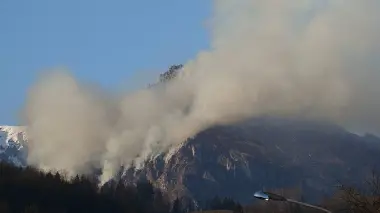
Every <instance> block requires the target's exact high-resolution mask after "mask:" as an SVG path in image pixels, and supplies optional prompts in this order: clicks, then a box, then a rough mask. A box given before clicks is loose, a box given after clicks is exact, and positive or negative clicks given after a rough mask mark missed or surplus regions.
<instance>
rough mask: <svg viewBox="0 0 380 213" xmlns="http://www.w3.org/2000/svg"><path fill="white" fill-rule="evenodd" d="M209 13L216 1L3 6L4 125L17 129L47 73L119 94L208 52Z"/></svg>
mask: <svg viewBox="0 0 380 213" xmlns="http://www.w3.org/2000/svg"><path fill="white" fill-rule="evenodd" d="M210 11H211V1H209V0H191V1H178V0H162V1H156V0H149V1H147V0H139V1H136V0H133V1H132V0H112V1H103V0H102V1H100V0H80V1H78V0H61V1H51V0H33V1H30V0H19V1H15V0H0V85H1V86H2V98H3V99H2V101H1V105H0V124H12V125H15V124H17V123H18V118H17V115H18V113H19V110H20V108H21V107H22V104H23V102H24V101H25V98H26V94H27V91H28V88H29V87H30V86H31V85H32V84H33V83H34V82H35V80H36V78H37V77H38V74H39V73H40V72H41V71H46V70H49V69H53V68H56V67H65V68H68V69H69V70H70V72H71V73H72V74H73V75H75V76H76V77H77V78H78V79H79V80H81V81H90V82H95V83H98V84H100V85H101V86H103V87H106V88H108V89H114V88H115V87H120V86H122V87H128V85H123V84H127V83H126V82H128V81H129V80H130V79H136V78H135V76H136V75H137V76H139V75H141V74H140V73H144V72H147V71H148V72H153V73H156V72H157V73H158V72H160V71H162V70H165V68H166V67H168V66H169V65H171V64H173V63H184V62H186V61H187V60H189V59H192V58H193V57H194V56H196V54H197V52H198V51H200V50H202V49H207V47H208V44H209V38H208V33H207V31H206V28H205V22H206V21H207V18H208V17H209V15H210Z"/></svg>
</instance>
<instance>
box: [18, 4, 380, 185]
mask: <svg viewBox="0 0 380 213" xmlns="http://www.w3.org/2000/svg"><path fill="white" fill-rule="evenodd" d="M379 9H380V2H379V1H378V0H360V1H358V0H324V1H323V0H302V1H300V0H286V1H285V0H234V1H231V0H217V1H214V10H213V15H212V18H211V20H210V23H211V31H212V37H213V38H212V44H211V48H210V50H208V51H204V52H200V53H199V55H198V56H197V57H196V58H195V59H194V60H192V61H189V62H188V63H187V64H185V66H184V69H183V71H182V72H181V75H180V76H179V77H178V78H176V79H175V80H173V81H172V82H169V83H167V84H165V85H163V86H162V85H161V86H157V87H153V88H149V89H141V90H137V91H133V92H129V93H125V95H122V96H120V95H117V96H116V95H113V94H107V92H104V91H101V90H100V89H96V88H94V87H93V86H90V85H85V84H82V83H80V82H78V81H76V80H75V79H73V78H72V77H71V76H70V75H69V73H68V72H52V73H51V74H49V75H45V76H44V77H42V78H41V80H40V81H39V82H37V84H36V85H35V86H34V87H33V88H32V89H31V91H30V94H29V98H28V101H27V105H26V110H25V115H26V120H27V124H28V126H29V135H30V138H31V142H30V155H29V159H28V160H29V162H30V163H31V164H34V165H37V166H39V167H41V168H47V169H52V168H54V169H63V170H67V171H69V172H71V173H86V172H89V170H90V169H91V168H93V167H95V168H102V169H103V175H102V177H101V182H102V183H104V182H106V181H107V180H109V179H111V178H112V177H113V176H114V175H115V172H116V171H117V169H118V168H119V166H120V165H129V164H130V163H131V162H132V161H136V163H137V165H139V164H140V163H141V162H143V161H144V160H145V159H146V158H148V157H149V156H150V155H151V154H154V153H159V152H162V151H165V150H166V149H167V148H168V147H170V146H172V145H176V144H178V143H181V142H183V141H184V140H186V139H187V138H188V137H191V136H194V135H195V134H197V133H198V132H200V131H202V130H204V129H206V128H208V127H211V126H213V125H217V124H229V123H233V122H237V121H240V120H243V119H247V118H250V117H255V116H263V115H272V116H297V117H305V118H310V119H326V120H329V121H334V122H336V123H338V124H342V125H345V126H346V127H349V128H357V129H363V130H364V129H366V130H371V131H373V132H379V130H380V113H378V109H379V107H380V93H379V91H380V90H379V89H380V88H379V86H378V84H377V82H378V80H380V78H379V77H380V76H379V75H380V74H379V67H380V66H379V61H380V60H379V59H380V58H379V53H380V47H379V46H380V25H379V24H378V23H380V22H379V21H380V14H379V13H378V10H379ZM184 42H187V41H184Z"/></svg>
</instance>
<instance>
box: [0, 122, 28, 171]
mask: <svg viewBox="0 0 380 213" xmlns="http://www.w3.org/2000/svg"><path fill="white" fill-rule="evenodd" d="M27 140H28V139H27V137H26V133H25V127H20V126H0V160H2V161H6V162H10V163H13V164H14V165H17V166H25V165H26V158H27V152H28V151H27Z"/></svg>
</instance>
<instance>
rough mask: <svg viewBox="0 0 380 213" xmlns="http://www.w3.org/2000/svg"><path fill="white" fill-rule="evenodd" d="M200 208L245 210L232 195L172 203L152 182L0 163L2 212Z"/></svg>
mask: <svg viewBox="0 0 380 213" xmlns="http://www.w3.org/2000/svg"><path fill="white" fill-rule="evenodd" d="M200 209H202V210H212V209H226V210H234V211H235V212H237V213H238V212H242V206H241V205H240V204H239V203H237V202H235V201H233V200H232V199H229V198H223V199H222V198H218V197H216V198H214V199H212V200H210V201H208V202H205V204H204V205H202V206H199V205H194V203H192V202H189V201H188V200H187V201H186V202H185V201H184V200H183V199H179V198H178V199H175V200H174V201H173V202H170V199H169V198H168V196H166V195H165V194H164V193H163V192H161V191H160V190H159V189H157V188H155V187H154V186H153V185H152V184H151V183H149V182H139V183H137V184H136V185H125V184H124V183H123V182H122V181H119V182H116V181H114V182H110V183H107V184H105V185H104V186H102V187H98V181H97V179H96V178H92V177H86V176H76V177H75V178H72V179H70V180H68V179H67V178H65V177H64V176H63V175H62V174H60V173H59V172H55V173H52V172H48V173H45V172H43V171H40V170H38V169H35V168H33V167H26V168H21V167H15V166H14V165H11V164H8V163H5V162H0V213H76V212H78V213H79V212H80V213H85V212H90V213H186V212H192V211H197V210H200Z"/></svg>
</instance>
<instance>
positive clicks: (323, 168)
mask: <svg viewBox="0 0 380 213" xmlns="http://www.w3.org/2000/svg"><path fill="white" fill-rule="evenodd" d="M26 145H27V137H26V135H25V128H23V127H9V126H3V127H0V160H5V161H8V162H12V163H14V164H15V165H19V166H25V165H26V158H27V146H26ZM378 162H380V139H379V138H378V137H376V136H373V135H366V136H358V135H356V134H352V133H350V132H347V131H345V130H344V129H342V128H339V127H337V126H334V125H327V124H320V123H315V122H304V121H302V122H301V121H294V120H291V121H289V120H276V119H257V120H253V121H249V122H245V123H241V124H236V125H233V126H219V127H214V128H212V129H208V130H206V131H204V132H201V133H199V134H198V135H197V136H195V137H194V138H191V139H189V140H188V141H186V142H183V143H182V144H180V145H178V146H176V147H173V148H171V149H170V150H169V151H168V152H167V153H165V154H162V155H159V156H156V157H154V158H152V159H151V160H149V161H147V162H146V163H145V165H144V166H143V167H142V168H139V169H133V168H130V169H127V170H125V171H123V173H122V178H123V180H124V181H125V182H126V183H135V182H136V181H138V180H150V181H152V182H154V183H155V184H156V185H157V186H158V187H160V188H161V189H163V190H165V191H167V192H169V194H170V195H172V198H176V197H186V198H189V199H191V200H195V201H203V200H205V199H209V198H211V197H214V196H215V195H218V196H223V197H226V196H227V197H232V198H234V199H237V200H239V201H241V202H243V203H248V202H252V199H253V198H252V196H253V193H254V192H255V191H256V190H261V189H278V188H292V187H298V188H300V189H301V190H302V191H303V195H304V197H305V199H307V200H308V201H317V200H319V199H321V198H322V197H323V196H325V195H328V194H330V193H332V192H333V191H334V186H335V185H336V184H337V183H338V182H343V183H351V184H352V183H353V184H360V183H361V182H362V181H363V179H364V178H366V177H368V175H369V174H370V172H371V170H372V169H373V168H374V166H376V164H377V163H378Z"/></svg>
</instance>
